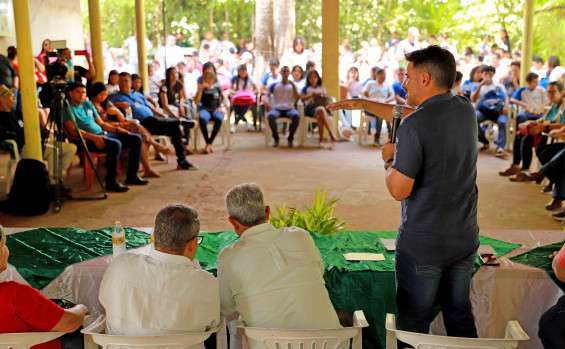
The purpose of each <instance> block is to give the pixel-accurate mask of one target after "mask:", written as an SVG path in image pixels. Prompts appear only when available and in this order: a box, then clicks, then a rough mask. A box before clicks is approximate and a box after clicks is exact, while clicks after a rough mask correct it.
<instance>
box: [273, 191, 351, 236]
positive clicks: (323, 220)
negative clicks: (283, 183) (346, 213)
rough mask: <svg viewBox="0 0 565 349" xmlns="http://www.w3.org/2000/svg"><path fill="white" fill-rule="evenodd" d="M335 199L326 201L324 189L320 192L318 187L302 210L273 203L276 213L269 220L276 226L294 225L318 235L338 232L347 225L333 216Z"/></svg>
mask: <svg viewBox="0 0 565 349" xmlns="http://www.w3.org/2000/svg"><path fill="white" fill-rule="evenodd" d="M337 201H338V199H336V198H335V197H333V198H331V199H329V200H328V202H326V190H324V192H323V193H322V192H321V190H320V188H319V187H318V191H317V192H316V199H315V200H314V203H313V204H312V206H310V207H308V206H306V205H304V212H302V211H300V210H299V209H298V208H295V207H292V206H290V207H289V208H288V210H287V205H286V203H285V204H284V205H283V206H282V207H279V206H278V205H277V204H274V206H275V211H276V212H273V213H276V216H275V214H272V215H271V218H270V219H269V222H270V223H271V224H272V225H274V226H275V227H276V228H282V227H292V226H295V227H298V228H302V229H305V230H308V231H312V232H316V233H318V234H320V235H331V234H335V233H339V232H340V231H343V230H345V229H346V228H347V226H346V225H345V223H346V222H345V221H344V220H342V219H340V218H337V217H333V212H334V208H335V206H336V203H337Z"/></svg>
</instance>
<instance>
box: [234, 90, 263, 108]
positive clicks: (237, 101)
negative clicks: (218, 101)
mask: <svg viewBox="0 0 565 349" xmlns="http://www.w3.org/2000/svg"><path fill="white" fill-rule="evenodd" d="M231 103H232V104H233V105H237V106H240V107H243V106H246V105H255V104H256V103H257V99H256V98H255V94H253V93H252V92H249V91H237V92H236V94H235V95H233V97H232V99H231Z"/></svg>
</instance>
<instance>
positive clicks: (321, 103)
mask: <svg viewBox="0 0 565 349" xmlns="http://www.w3.org/2000/svg"><path fill="white" fill-rule="evenodd" d="M301 99H302V101H304V102H306V103H307V104H306V109H305V111H304V115H306V116H311V117H315V118H316V119H318V132H319V133H320V148H321V147H322V143H323V141H324V128H326V129H327V130H328V133H329V134H330V138H331V140H332V147H333V145H334V144H335V142H337V141H338V139H337V138H336V136H334V134H333V132H332V127H331V125H330V121H329V120H328V113H327V112H326V105H328V104H329V103H330V101H329V97H328V91H326V89H325V88H324V86H322V78H321V77H320V74H318V72H317V71H316V70H311V71H309V72H308V75H307V76H306V86H304V88H303V89H302V95H301Z"/></svg>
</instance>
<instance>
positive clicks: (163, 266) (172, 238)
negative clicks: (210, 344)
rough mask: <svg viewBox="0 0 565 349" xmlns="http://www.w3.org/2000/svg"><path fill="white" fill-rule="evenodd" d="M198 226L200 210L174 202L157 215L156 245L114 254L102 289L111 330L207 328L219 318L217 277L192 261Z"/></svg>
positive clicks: (135, 333) (153, 331)
mask: <svg viewBox="0 0 565 349" xmlns="http://www.w3.org/2000/svg"><path fill="white" fill-rule="evenodd" d="M199 230H200V221H199V220H198V213H197V212H196V210H195V209H193V208H191V207H188V206H185V205H182V204H173V205H170V206H167V207H165V208H163V209H162V210H161V211H159V213H158V214H157V218H156V219H155V229H154V236H155V250H152V251H151V252H150V253H149V255H144V254H130V253H123V254H120V255H118V256H117V257H114V260H113V261H112V264H111V265H110V267H109V268H108V269H107V270H106V273H105V274H104V277H103V279H102V283H101V284H100V295H99V299H100V304H102V305H103V306H104V308H105V309H106V321H107V328H108V332H109V333H110V334H114V335H122V336H148V335H167V334H176V333H187V332H203V331H206V330H207V329H209V328H211V327H214V326H217V325H218V324H219V322H220V300H219V297H218V294H219V293H218V292H219V291H218V281H217V280H216V278H214V276H213V275H212V274H210V273H208V272H206V271H203V270H199V269H196V268H195V266H194V265H193V263H192V260H193V259H194V255H195V254H196V249H197V246H198V243H199V242H201V239H202V236H201V235H198V232H199ZM191 348H202V349H203V348H204V346H203V345H198V346H193V347H191Z"/></svg>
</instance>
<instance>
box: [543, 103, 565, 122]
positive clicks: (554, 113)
mask: <svg viewBox="0 0 565 349" xmlns="http://www.w3.org/2000/svg"><path fill="white" fill-rule="evenodd" d="M560 106H561V104H560V105H554V106H553V107H551V110H549V113H547V115H546V116H545V120H547V121H549V122H552V123H555V122H556V121H555V118H556V116H557V112H558V111H559V107H560Z"/></svg>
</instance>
